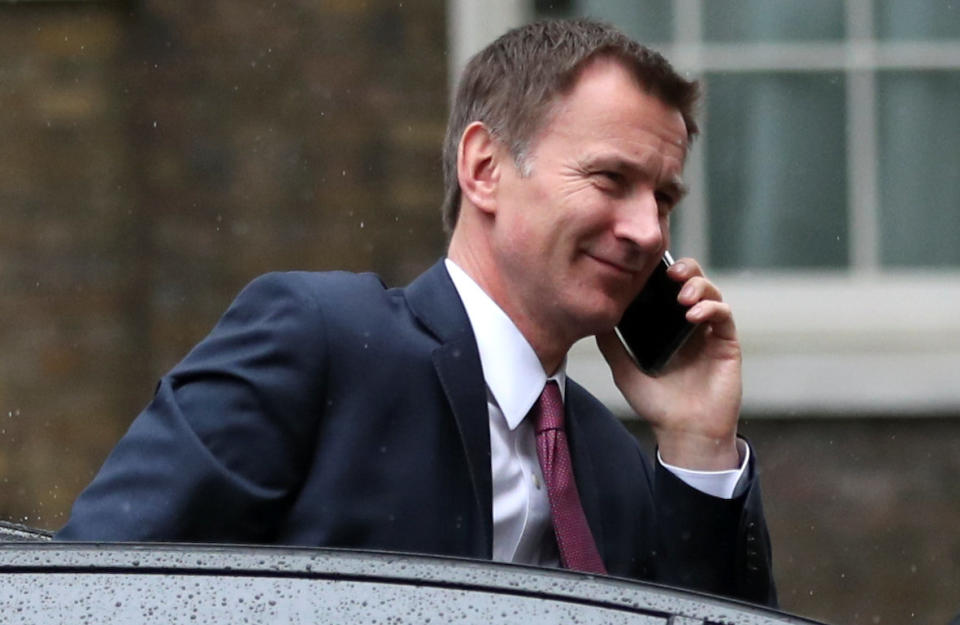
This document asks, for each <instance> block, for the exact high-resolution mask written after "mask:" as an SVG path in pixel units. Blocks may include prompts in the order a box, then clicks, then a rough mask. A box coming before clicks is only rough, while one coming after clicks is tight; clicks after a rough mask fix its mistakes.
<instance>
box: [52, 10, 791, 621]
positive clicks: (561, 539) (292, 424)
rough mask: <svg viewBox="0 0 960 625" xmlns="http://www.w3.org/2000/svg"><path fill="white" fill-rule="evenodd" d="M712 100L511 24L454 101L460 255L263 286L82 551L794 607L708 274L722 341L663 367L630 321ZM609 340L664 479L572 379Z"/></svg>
mask: <svg viewBox="0 0 960 625" xmlns="http://www.w3.org/2000/svg"><path fill="white" fill-rule="evenodd" d="M696 97H697V93H696V85H695V84H693V83H689V82H687V81H685V80H683V79H682V78H681V77H679V76H678V75H676V74H675V73H674V71H673V70H672V69H671V68H670V66H669V65H668V64H667V63H666V61H664V60H663V59H662V58H661V57H660V56H659V55H657V54H655V53H652V52H650V51H648V50H646V49H645V48H643V47H641V46H640V45H639V44H637V43H635V42H633V41H631V40H629V39H628V38H626V37H624V36H623V35H622V34H620V33H619V32H618V31H616V30H613V29H611V28H609V27H607V26H604V25H601V24H598V23H595V22H591V21H586V20H576V21H550V22H541V23H537V24H532V25H529V26H526V27H523V28H521V29H517V30H514V31H511V32H509V33H507V34H506V35H504V36H503V37H501V38H500V39H499V40H497V41H496V42H494V43H493V44H491V45H490V46H489V47H488V48H487V49H485V50H484V51H482V52H481V53H480V54H478V55H477V56H476V57H475V58H474V59H473V60H472V61H471V62H470V64H469V65H468V67H467V69H466V70H465V72H464V77H463V79H462V81H461V85H460V88H459V91H458V95H457V99H456V102H455V104H454V108H453V111H452V114H451V120H450V125H449V128H448V136H447V141H446V144H445V174H446V185H447V196H446V197H447V199H446V203H445V211H444V213H445V214H444V221H445V224H446V225H447V227H448V228H450V229H451V230H452V234H451V238H450V245H449V250H448V257H447V259H445V260H443V261H441V262H439V263H438V264H437V265H435V266H434V267H433V268H432V269H430V270H428V271H427V272H426V273H425V274H423V275H422V276H420V277H419V278H418V279H417V280H415V281H414V282H413V283H412V284H411V285H409V286H408V287H406V288H404V289H385V287H383V285H382V284H381V283H380V282H379V280H378V279H377V278H376V277H374V276H371V275H352V274H346V273H319V274H317V273H289V274H271V275H268V276H265V277H262V278H260V279H258V280H256V281H254V282H253V283H252V284H251V285H249V286H248V287H247V288H246V289H244V291H243V292H242V293H241V294H240V295H239V297H238V298H237V300H236V301H235V302H234V304H233V305H232V306H231V307H230V309H229V310H228V311H227V312H226V313H225V315H224V317H223V318H222V319H221V321H220V322H219V323H218V325H217V326H216V328H214V330H213V331H212V333H211V334H210V336H209V337H207V338H206V339H205V340H204V341H202V342H201V343H200V344H199V345H198V346H197V347H196V348H195V349H194V350H193V351H191V353H190V354H188V355H187V357H186V358H185V359H184V361H183V362H181V363H180V364H179V365H177V366H176V367H175V368H174V369H173V370H172V371H171V372H170V373H169V374H168V375H167V376H165V377H164V378H163V379H162V380H161V382H160V384H159V386H158V388H157V392H156V395H155V398H154V400H153V402H152V403H151V404H150V406H148V407H147V409H146V410H145V411H144V412H143V414H141V415H140V416H139V417H138V419H137V420H136V421H135V422H134V423H133V425H132V426H131V428H130V431H129V432H128V433H127V434H126V435H125V436H124V438H123V439H122V440H121V441H120V443H119V444H118V445H117V448H116V449H115V450H114V451H113V453H112V454H111V456H110V457H109V458H108V460H107V462H106V464H105V465H104V467H103V469H102V470H101V472H100V473H99V475H98V476H97V478H96V479H95V480H94V482H93V483H92V484H91V485H90V486H89V487H88V488H87V490H86V491H85V492H84V493H83V494H82V495H81V496H80V497H79V499H78V500H77V502H76V504H75V506H74V510H73V514H72V517H71V519H70V521H69V522H68V524H67V525H66V526H65V527H64V528H63V529H62V530H61V531H60V533H59V534H58V537H59V538H62V539H73V540H82V539H98V540H200V541H203V540H211V541H237V542H240V541H242V542H266V543H284V544H303V545H328V546H344V547H368V548H376V549H391V550H400V551H413V552H427V553H439V554H448V555H459V556H471V557H481V558H493V559H496V560H504V561H514V562H524V563H533V564H545V565H562V566H567V567H569V568H576V569H582V570H587V571H593V572H607V573H610V574H615V575H625V576H632V577H637V578H642V579H652V580H657V581H662V582H667V583H673V584H678V585H683V586H688V587H692V588H698V589H702V590H707V591H711V592H717V593H723V594H729V595H733V596H737V597H741V598H744V599H748V600H752V601H757V602H766V603H774V602H775V600H776V599H775V592H774V589H773V582H772V577H771V572H770V554H769V540H768V537H767V532H766V529H765V526H764V522H763V515H762V510H761V503H760V493H759V486H758V484H757V480H756V478H755V476H754V475H753V468H752V467H753V460H752V459H751V458H750V450H749V447H748V446H747V444H746V443H745V442H744V441H742V440H741V439H738V438H737V437H736V424H737V418H738V411H739V402H740V348H739V345H738V342H737V337H736V331H735V328H734V323H733V318H732V315H731V312H730V309H729V307H728V306H727V305H726V304H725V303H723V302H722V300H721V296H720V292H719V291H718V290H717V288H716V287H715V286H714V285H713V284H712V283H711V282H710V281H708V280H707V279H706V278H705V277H704V276H703V273H702V271H701V269H700V267H699V265H698V264H697V263H696V262H695V261H693V260H692V259H683V260H681V261H680V262H678V263H677V264H676V265H675V266H674V267H673V268H672V269H671V270H670V275H671V277H672V278H673V279H674V280H677V281H679V282H683V283H684V287H683V290H682V292H681V295H680V301H681V302H682V303H684V304H687V305H690V306H691V308H690V311H689V313H688V318H689V319H690V320H691V321H694V322H697V323H700V324H701V328H700V330H699V331H698V332H697V334H696V335H695V336H694V337H693V338H692V339H691V340H690V341H688V342H687V344H686V345H685V346H684V348H683V349H682V350H681V352H679V353H678V354H677V356H676V357H675V358H674V361H673V362H672V363H671V364H670V366H669V367H668V369H667V370H666V371H665V372H664V373H663V374H662V375H660V376H658V377H650V376H647V375H645V374H643V373H642V372H641V371H640V370H639V369H638V368H636V367H635V366H634V365H633V364H632V362H631V361H630V360H629V358H628V356H627V354H626V352H625V351H624V350H623V348H622V347H621V346H620V345H619V343H618V342H617V339H616V337H615V335H614V333H613V326H614V325H615V323H616V322H617V321H618V320H619V318H620V316H621V315H622V314H623V311H624V309H625V308H626V306H627V304H628V303H629V302H630V301H631V299H632V298H633V297H634V296H635V295H636V294H637V293H638V292H639V290H640V288H641V287H642V286H643V284H644V282H645V281H646V279H647V277H648V276H649V275H650V273H651V271H652V270H653V268H654V267H655V266H656V264H657V263H658V262H659V261H660V258H661V255H662V254H663V252H664V250H665V249H666V247H667V238H668V219H669V215H670V211H671V210H672V208H673V207H674V206H675V205H676V204H677V202H678V201H679V200H680V198H681V196H682V194H683V182H682V177H681V176H682V170H683V164H684V160H685V158H686V153H687V148H688V146H689V143H690V140H691V138H692V137H693V135H694V134H695V133H696V125H695V123H694V121H693V115H692V112H691V111H692V107H693V105H694V103H695V100H696ZM589 335H596V336H597V341H598V343H599V345H600V347H601V350H602V351H603V354H604V356H605V357H606V359H607V360H608V362H609V363H610V366H611V368H612V370H613V373H614V378H615V381H616V383H617V385H618V387H619V388H620V390H621V391H622V392H623V394H624V396H625V397H626V399H627V401H628V402H629V404H630V406H631V407H632V408H633V409H634V410H635V411H636V412H637V414H639V415H640V416H642V417H643V418H645V419H647V420H648V421H649V422H650V424H651V426H652V428H653V431H654V433H655V435H656V439H657V444H658V450H659V451H658V453H659V458H658V459H657V461H656V464H655V467H656V468H651V465H650V463H649V462H648V461H647V460H646V459H645V458H644V457H643V455H642V454H641V452H640V451H639V448H638V445H637V443H636V441H635V440H634V439H633V438H632V437H631V436H630V435H629V434H628V433H627V431H626V430H625V429H624V428H623V427H622V425H621V424H620V423H619V422H617V420H616V419H615V418H614V417H613V416H612V415H611V414H610V413H609V412H608V411H607V410H606V409H605V408H604V407H603V406H601V405H600V404H599V402H597V401H596V400H595V399H594V398H592V397H591V396H590V395H589V394H588V393H587V392H586V391H585V390H584V389H583V388H581V387H580V386H578V385H576V384H575V383H574V382H573V381H571V380H568V379H566V376H565V373H564V363H565V358H566V353H567V351H568V349H569V348H570V346H571V345H572V344H573V343H574V342H575V341H577V340H578V339H580V338H582V337H585V336H589ZM541 464H542V465H543V468H541ZM571 471H572V475H571Z"/></svg>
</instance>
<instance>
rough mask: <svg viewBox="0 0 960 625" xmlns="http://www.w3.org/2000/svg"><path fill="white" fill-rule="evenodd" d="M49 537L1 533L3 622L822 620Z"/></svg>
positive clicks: (253, 554)
mask: <svg viewBox="0 0 960 625" xmlns="http://www.w3.org/2000/svg"><path fill="white" fill-rule="evenodd" d="M49 538H50V535H49V533H47V532H43V531H39V530H34V529H31V528H27V527H21V526H16V525H10V524H2V525H0V540H2V542H0V623H17V624H18V625H21V624H22V625H29V624H35V623H36V624H39V623H44V624H46V623H123V624H124V625H128V624H131V623H137V624H139V623H164V624H166V623H191V624H193V623H208V624H218V623H230V624H233V623H249V624H258V623H370V624H374V623H377V624H381V625H387V624H391V625H399V624H403V623H418V624H425V623H430V624H441V623H462V624H474V623H476V624H478V625H479V624H483V625H486V624H489V623H514V624H518V625H531V624H532V623H564V624H568V623H581V624H589V623H625V624H626V623H630V624H642V625H721V624H727V625H734V624H736V625H787V624H797V625H799V624H812V623H815V622H814V621H811V620H808V619H803V618H799V617H796V616H790V615H787V614H784V613H781V612H777V611H774V610H769V609H765V608H761V607H757V606H753V605H749V604H745V603H739V602H735V601H730V600H726V599H720V598H717V597H711V596H707V595H702V594H697V593H693V592H688V591H682V590H677V589H673V588H668V587H664V586H658V585H655V584H647V583H640V582H636V581H631V580H625V579H618V578H612V577H602V576H600V577H598V576H592V575H586V574H582V573H576V572H571V571H562V570H554V569H538V568H531V567H524V566H516V565H509V564H498V563H492V562H486V561H475V560H464V559H453V558H440V557H430V556H421V555H405V554H394V553H383V552H367V551H351V550H339V549H314V548H296V547H262V546H242V545H208V544H204V545H199V544H167V543H164V544H157V543H152V544H134V543H111V544H104V543H100V544H96V543H56V542H51V541H50V540H49Z"/></svg>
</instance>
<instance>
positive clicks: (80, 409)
mask: <svg viewBox="0 0 960 625" xmlns="http://www.w3.org/2000/svg"><path fill="white" fill-rule="evenodd" d="M563 15H592V16H594V17H599V18H602V19H606V20H608V21H611V22H613V23H615V24H617V25H618V26H620V27H621V28H622V29H623V30H625V31H627V32H628V33H630V34H632V35H634V36H636V37H637V38H639V39H640V40H641V41H643V42H646V43H649V44H651V45H652V46H653V47H655V48H657V49H660V50H661V51H663V52H664V53H665V54H666V55H667V56H668V58H670V59H672V60H673V61H674V63H675V65H676V66H677V67H678V69H680V70H682V71H683V72H684V73H686V74H688V75H690V76H691V77H697V78H701V79H702V80H703V82H704V86H705V91H706V98H705V101H704V105H703V107H702V111H701V117H702V120H703V123H702V128H703V135H702V137H701V138H700V139H698V142H697V143H696V145H695V148H694V150H693V152H692V153H691V155H690V160H689V162H688V166H687V178H688V182H689V183H690V184H691V186H692V190H693V193H692V194H691V195H690V197H689V198H688V199H687V200H685V202H684V205H683V206H681V207H680V209H678V211H677V213H676V218H675V222H674V224H673V228H674V243H673V249H674V251H675V252H676V253H675V256H679V255H692V256H696V257H698V258H700V259H702V260H703V261H704V262H705V264H706V265H707V267H708V270H709V271H710V273H711V275H712V276H713V277H714V278H715V280H716V281H718V282H719V283H720V285H721V287H722V288H723V290H724V293H725V296H726V298H727V299H728V300H730V301H731V302H732V303H733V305H734V310H735V312H736V317H737V322H738V326H739V328H740V331H741V335H742V339H743V344H744V350H745V382H744V393H745V395H744V420H743V425H742V432H743V433H744V434H745V435H746V436H747V437H748V438H750V439H751V441H752V442H753V443H754V446H755V448H756V450H757V453H758V455H759V458H760V467H761V470H762V473H763V478H762V479H763V486H764V490H765V493H766V505H767V511H768V516H769V521H770V525H771V531H772V534H773V540H774V553H775V560H776V562H775V564H776V576H777V580H778V584H779V588H780V594H781V603H782V605H783V607H784V608H785V609H786V610H788V611H791V612H795V613H799V614H803V615H807V616H811V617H814V618H818V619H822V620H825V621H828V622H832V623H837V624H844V623H868V624H872V625H875V624H880V623H896V624H905V623H918V624H930V625H944V624H945V623H946V622H947V621H948V620H949V619H950V618H951V617H952V616H953V615H955V614H956V613H958V612H960V530H958V529H957V528H958V522H957V519H960V480H958V475H960V384H958V378H960V314H958V309H960V245H958V241H960V210H958V209H960V175H958V172H960V150H958V148H957V145H958V143H960V2H953V1H946V0H845V1H843V0H709V1H708V0H567V1H564V2H560V1H556V2H546V1H540V0H536V1H535V0H488V1H480V0H447V1H443V0H417V1H413V0H411V1H405V2H397V1H388V0H370V1H367V2H361V1H359V0H311V1H308V0H286V1H283V2H265V1H252V0H206V1H204V2H187V1H185V0H163V1H161V0H126V1H122V0H116V1H109V0H100V1H95V0H87V1H84V0H75V1H72V2H71V1H60V2H52V1H37V0H35V1H28V0H20V1H9V0H0V318H2V319H3V323H2V324H0V354H2V356H0V518H3V519H6V520H12V521H16V522H20V523H26V524H29V525H34V526H39V527H44V528H49V529H54V528H57V527H59V526H60V525H61V524H62V523H63V522H64V521H65V519H66V515H67V514H68V513H69V507H70V504H71V502H72V500H73V498H74V497H75V496H76V494H77V493H78V492H79V490H80V489H82V488H83V487H84V486H85V485H86V484H87V483H88V482H89V480H90V479H91V478H92V477H93V474H94V473H95V471H96V470H97V469H98V468H99V466H100V464H101V463H102V462H103V459H104V458H105V457H106V454H107V453H108V452H109V450H110V449H111V448H112V446H113V444H114V443H115V442H116V440H117V438H118V437H119V436H121V435H122V433H123V432H124V431H125V430H126V428H127V427H128V425H129V423H130V421H131V420H132V419H133V418H134V417H135V416H136V414H137V413H138V412H139V411H140V409H141V408H142V407H143V406H144V405H145V404H146V403H147V401H149V399H150V397H151V394H152V391H153V387H154V384H155V383H156V380H157V378H158V377H159V376H160V375H162V374H163V373H164V372H165V371H166V370H168V369H169V368H170V367H171V366H173V365H174V364H175V363H176V362H177V361H178V360H179V359H180V358H182V357H183V355H184V354H186V352H187V351H188V350H189V349H190V347H191V346H192V345H194V344H195V343H196V342H197V341H198V340H199V339H201V338H202V337H203V336H204V335H205V334H206V333H207V332H208V331H209V329H210V328H211V327H212V325H213V324H214V323H215V322H216V320H217V318H218V317H219V315H220V314H221V313H222V312H223V311H224V310H225V308H226V307H227V306H228V304H229V303H230V301H231V300H232V299H233V297H234V296H235V295H236V293H237V291H238V290H239V289H240V288H241V287H242V286H243V285H244V284H245V283H247V282H248V281H249V280H251V279H252V278H253V277H255V276H256V275H258V274H260V273H263V272H266V271H270V270H277V269H311V270H324V269H350V270H361V271H365V270H372V271H376V272H377V273H379V274H380V275H381V276H382V277H383V278H384V280H385V281H386V282H387V283H388V284H391V285H401V284H404V283H405V282H406V281H408V280H409V279H411V278H412V277H413V276H415V275H417V274H418V273H419V272H421V271H422V270H423V269H425V268H426V267H427V266H428V265H429V264H431V263H432V262H433V260H434V259H436V258H437V257H438V256H439V255H440V254H442V253H443V249H444V238H443V234H442V231H441V228H440V219H439V205H440V202H441V174H440V143H441V139H442V135H443V131H444V125H445V121H446V114H447V110H448V98H449V92H450V87H451V84H452V82H453V81H454V80H455V76H456V75H457V72H458V71H459V69H460V67H462V65H463V63H464V62H465V59H466V58H467V57H468V56H469V55H470V54H472V53H473V52H474V51H476V50H477V49H479V48H480V47H481V46H483V45H485V44H486V43H487V42H488V41H490V40H491V39H493V38H494V37H496V36H497V35H499V34H500V33H501V32H502V31H503V30H505V29H506V28H508V27H510V26H513V25H517V24H520V23H523V22H525V21H527V20H531V19H535V18H536V17H541V16H563ZM570 370H571V374H572V375H573V376H574V377H576V378H577V379H579V380H580V381H581V382H584V383H585V384H586V385H587V386H588V387H590V388H591V389H592V390H594V391H595V392H596V393H597V395H598V396H600V397H601V398H602V399H604V401H606V402H608V403H609V404H610V405H611V406H612V407H613V408H614V410H616V411H618V412H620V413H621V414H623V415H624V418H625V419H626V420H627V423H628V425H629V426H630V427H631V428H633V429H634V431H636V432H637V434H638V436H641V437H643V438H646V437H647V435H646V433H645V432H644V428H643V424H642V423H639V422H637V421H635V420H632V419H630V417H629V416H628V415H627V414H626V412H625V409H624V405H623V403H622V400H620V399H619V398H618V396H617V394H616V391H615V390H613V388H612V385H611V384H610V380H609V376H608V375H607V373H606V370H605V368H604V366H603V365H602V363H601V362H599V360H598V356H597V354H596V352H595V350H594V349H593V347H592V346H591V345H590V342H589V341H585V342H582V343H581V344H578V345H577V346H576V347H575V349H574V353H573V355H572V357H571V363H570Z"/></svg>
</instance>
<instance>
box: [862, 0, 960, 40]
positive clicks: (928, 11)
mask: <svg viewBox="0 0 960 625" xmlns="http://www.w3.org/2000/svg"><path fill="white" fill-rule="evenodd" d="M873 10H874V15H875V19H876V24H877V36H878V37H879V38H880V39H956V38H960V2H943V1H942V0H883V1H882V2H874V8H873Z"/></svg>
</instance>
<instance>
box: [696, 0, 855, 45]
mask: <svg viewBox="0 0 960 625" xmlns="http://www.w3.org/2000/svg"><path fill="white" fill-rule="evenodd" d="M702 6H703V19H704V24H703V32H704V37H705V38H706V39H707V40H708V41H719V42H723V41H817V40H831V39H842V38H843V36H844V26H843V25H844V12H843V3H842V2H837V1H836V0H779V1H778V2H770V0H710V1H709V2H704V3H703V5H702Z"/></svg>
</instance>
